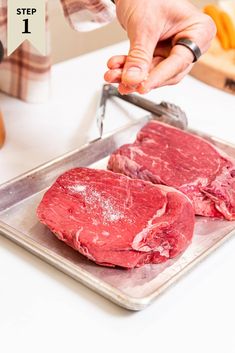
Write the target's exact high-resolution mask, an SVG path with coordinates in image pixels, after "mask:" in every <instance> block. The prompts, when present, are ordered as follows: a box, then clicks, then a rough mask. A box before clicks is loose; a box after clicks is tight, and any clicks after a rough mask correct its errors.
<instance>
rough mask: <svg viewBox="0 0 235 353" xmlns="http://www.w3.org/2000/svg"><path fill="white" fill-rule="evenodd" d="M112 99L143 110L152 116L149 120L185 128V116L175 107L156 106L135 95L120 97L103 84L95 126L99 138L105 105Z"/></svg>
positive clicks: (102, 125) (112, 89) (111, 88)
mask: <svg viewBox="0 0 235 353" xmlns="http://www.w3.org/2000/svg"><path fill="white" fill-rule="evenodd" d="M112 97H117V98H120V99H122V100H124V101H126V102H129V103H131V104H134V105H136V106H138V107H140V108H142V109H145V110H146V111H148V112H149V113H151V114H152V115H151V117H150V119H156V120H158V121H162V122H165V123H167V124H170V125H173V126H175V127H178V128H180V129H182V130H185V129H186V128H187V125H188V119H187V116H186V114H185V113H184V112H183V111H182V110H181V109H180V108H179V107H178V106H177V105H175V104H172V103H168V102H161V103H160V104H156V103H154V102H152V101H150V100H148V99H145V98H142V97H140V96H138V95H136V94H129V95H121V94H120V93H119V92H118V90H117V88H116V87H114V86H112V85H109V84H105V85H103V89H102V92H101V98H100V102H99V107H98V112H97V125H98V129H99V134H100V138H102V136H103V130H104V119H105V111H106V104H107V101H108V99H109V98H112Z"/></svg>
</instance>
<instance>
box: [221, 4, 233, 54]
mask: <svg viewBox="0 0 235 353" xmlns="http://www.w3.org/2000/svg"><path fill="white" fill-rule="evenodd" d="M220 18H221V22H222V24H223V26H224V28H225V30H226V32H227V35H228V40H229V47H230V48H231V49H235V25H234V24H233V21H232V19H231V18H230V16H229V15H228V14H227V13H226V12H225V11H221V13H220Z"/></svg>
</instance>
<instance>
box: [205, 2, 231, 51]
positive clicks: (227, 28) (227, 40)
mask: <svg viewBox="0 0 235 353" xmlns="http://www.w3.org/2000/svg"><path fill="white" fill-rule="evenodd" d="M204 13H206V14H207V15H208V16H210V17H211V18H212V19H213V20H214V22H215V24H216V28H217V37H218V39H219V41H220V44H221V46H222V48H223V49H224V50H229V49H235V25H234V23H233V20H232V18H231V17H230V15H229V14H228V13H227V12H225V11H223V10H221V9H220V8H219V7H218V6H216V5H213V4H209V5H206V6H205V7H204Z"/></svg>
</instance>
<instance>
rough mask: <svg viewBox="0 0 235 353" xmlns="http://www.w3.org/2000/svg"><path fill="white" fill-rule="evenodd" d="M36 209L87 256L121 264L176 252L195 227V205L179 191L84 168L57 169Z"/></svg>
mask: <svg viewBox="0 0 235 353" xmlns="http://www.w3.org/2000/svg"><path fill="white" fill-rule="evenodd" d="M37 215H38V218H39V220H40V221H41V222H42V223H43V224H45V225H46V226H47V227H49V228H50V230H51V231H52V232H53V233H55V235H56V236H57V237H58V238H59V239H60V240H63V241H64V242H65V243H66V244H68V245H70V246H71V247H73V248H74V249H76V250H78V251H79V252H80V253H81V254H83V255H85V256H86V257H88V258H89V259H90V260H93V261H95V262H96V263H98V264H100V265H105V266H121V267H125V268H133V267H139V266H142V265H144V264H148V263H154V264H155V263H161V262H164V261H166V260H167V259H169V258H173V257H175V256H177V255H178V254H180V253H181V252H182V251H183V250H185V249H186V247H187V246H188V245H189V244H190V241H191V238H192V235H193V228H194V211H193V207H192V205H191V202H190V200H189V199H188V198H187V197H186V196H185V195H183V194H182V193H181V192H179V191H177V190H175V189H173V188H169V187H166V186H162V185H154V184H152V183H150V182H146V181H143V180H135V179H131V178H129V177H126V176H124V175H121V174H116V173H113V172H111V171H105V170H95V169H88V168H77V169H72V170H70V171H68V172H66V173H65V174H63V175H61V176H60V177H59V178H58V179H57V180H56V182H55V183H54V184H53V185H52V187H51V188H50V189H49V190H48V191H47V192H46V193H45V195H44V196H43V199H42V201H41V203H40V205H39V206H38V209H37Z"/></svg>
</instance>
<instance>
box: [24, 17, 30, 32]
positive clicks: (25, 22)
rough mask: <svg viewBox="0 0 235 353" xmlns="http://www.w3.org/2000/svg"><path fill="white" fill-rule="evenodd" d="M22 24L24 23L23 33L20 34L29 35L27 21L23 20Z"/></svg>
mask: <svg viewBox="0 0 235 353" xmlns="http://www.w3.org/2000/svg"><path fill="white" fill-rule="evenodd" d="M23 22H24V32H22V33H31V32H30V31H29V19H28V18H27V19H25V20H23Z"/></svg>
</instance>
